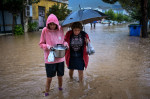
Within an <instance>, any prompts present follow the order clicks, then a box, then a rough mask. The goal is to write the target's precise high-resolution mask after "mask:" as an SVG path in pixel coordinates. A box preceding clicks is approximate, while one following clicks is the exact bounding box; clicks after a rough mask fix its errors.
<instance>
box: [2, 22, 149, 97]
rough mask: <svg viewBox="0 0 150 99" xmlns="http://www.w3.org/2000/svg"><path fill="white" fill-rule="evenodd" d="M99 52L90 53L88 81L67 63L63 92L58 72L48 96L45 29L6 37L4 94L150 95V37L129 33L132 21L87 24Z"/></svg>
mask: <svg viewBox="0 0 150 99" xmlns="http://www.w3.org/2000/svg"><path fill="white" fill-rule="evenodd" d="M85 31H86V32H87V33H88V34H89V36H90V39H91V41H92V44H93V46H94V47H95V50H96V53H95V54H94V55H92V56H90V61H89V65H88V68H87V70H85V71H84V83H83V84H79V83H78V72H77V71H75V74H74V80H73V81H70V79H69V76H68V69H67V68H66V69H65V75H64V83H63V88H64V90H63V91H62V92H59V91H58V89H57V87H58V85H57V78H56V77H55V78H53V81H52V86H51V91H50V96H48V97H43V94H42V91H43V90H44V87H45V80H46V75H45V67H44V57H43V51H42V50H41V49H40V48H39V46H38V43H39V39H40V32H33V33H27V34H25V35H24V36H17V37H15V36H1V37H0V99H43V98H46V99H150V39H149V38H146V39H143V38H139V37H131V36H128V34H129V33H128V27H127V25H118V26H107V25H100V24H97V26H96V29H91V28H90V25H86V26H85Z"/></svg>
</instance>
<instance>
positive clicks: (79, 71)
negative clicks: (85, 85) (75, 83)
mask: <svg viewBox="0 0 150 99" xmlns="http://www.w3.org/2000/svg"><path fill="white" fill-rule="evenodd" d="M78 74H79V82H80V83H82V82H83V70H78Z"/></svg>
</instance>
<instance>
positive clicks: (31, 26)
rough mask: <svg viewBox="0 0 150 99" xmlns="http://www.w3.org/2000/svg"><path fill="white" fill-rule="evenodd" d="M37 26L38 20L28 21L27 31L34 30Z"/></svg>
mask: <svg viewBox="0 0 150 99" xmlns="http://www.w3.org/2000/svg"><path fill="white" fill-rule="evenodd" d="M37 27H38V22H29V23H28V31H29V32H32V31H36V30H37Z"/></svg>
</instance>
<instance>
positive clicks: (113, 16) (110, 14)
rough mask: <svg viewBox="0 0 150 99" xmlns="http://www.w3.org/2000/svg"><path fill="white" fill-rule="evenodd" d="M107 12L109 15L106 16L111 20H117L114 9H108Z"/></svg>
mask: <svg viewBox="0 0 150 99" xmlns="http://www.w3.org/2000/svg"><path fill="white" fill-rule="evenodd" d="M105 14H106V15H107V16H109V17H108V18H106V19H108V20H109V19H111V20H113V21H114V20H115V13H114V11H113V10H112V9H110V10H108V11H106V12H105Z"/></svg>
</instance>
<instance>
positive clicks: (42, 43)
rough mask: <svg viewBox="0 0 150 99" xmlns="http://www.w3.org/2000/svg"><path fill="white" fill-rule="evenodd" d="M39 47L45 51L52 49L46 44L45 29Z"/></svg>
mask: <svg viewBox="0 0 150 99" xmlns="http://www.w3.org/2000/svg"><path fill="white" fill-rule="evenodd" d="M39 45H40V48H42V49H43V50H49V49H50V46H49V45H48V44H46V38H45V28H44V29H43V30H42V33H41V38H40V43H39Z"/></svg>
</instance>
